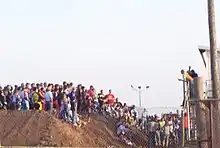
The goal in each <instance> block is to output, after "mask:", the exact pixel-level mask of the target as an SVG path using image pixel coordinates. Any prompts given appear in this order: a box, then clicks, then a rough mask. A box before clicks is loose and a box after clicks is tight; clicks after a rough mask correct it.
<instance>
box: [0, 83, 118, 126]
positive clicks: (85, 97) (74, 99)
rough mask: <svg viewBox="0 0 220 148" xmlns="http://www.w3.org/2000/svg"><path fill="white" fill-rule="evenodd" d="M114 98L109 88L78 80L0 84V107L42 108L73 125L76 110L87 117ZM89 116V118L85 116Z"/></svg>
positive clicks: (111, 101) (102, 109)
mask: <svg viewBox="0 0 220 148" xmlns="http://www.w3.org/2000/svg"><path fill="white" fill-rule="evenodd" d="M117 102H118V99H117V98H115V96H114V95H113V94H112V92H111V90H109V93H108V94H104V92H103V90H101V91H100V93H96V90H95V88H94V87H93V86H90V87H89V89H86V87H84V86H82V85H81V84H79V85H78V86H77V87H74V86H73V83H67V82H63V84H62V85H59V84H51V83H50V84H47V83H37V84H35V83H32V84H30V83H26V84H24V83H22V84H21V85H20V86H18V85H15V86H14V87H13V86H10V85H7V86H5V87H0V108H1V109H11V110H29V109H36V110H45V111H48V112H49V113H50V114H51V113H54V112H55V114H56V115H57V116H58V117H59V118H61V119H64V120H65V121H67V122H72V123H73V125H74V126H77V119H78V114H85V115H87V116H88V117H90V114H91V113H92V112H97V113H98V112H102V111H104V110H107V108H111V107H112V106H113V105H114V104H115V103H117ZM88 119H90V118H88Z"/></svg>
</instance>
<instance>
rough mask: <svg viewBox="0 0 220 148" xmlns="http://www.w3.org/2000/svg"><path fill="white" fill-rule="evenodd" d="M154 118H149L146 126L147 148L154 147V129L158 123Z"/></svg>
mask: <svg viewBox="0 0 220 148" xmlns="http://www.w3.org/2000/svg"><path fill="white" fill-rule="evenodd" d="M155 120H156V119H154V118H151V120H150V122H149V123H148V124H147V127H148V132H149V133H148V146H147V147H148V148H155V147H156V141H155V135H156V130H157V129H158V127H159V125H158V123H157V122H156V121H155Z"/></svg>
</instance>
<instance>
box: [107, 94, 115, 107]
mask: <svg viewBox="0 0 220 148" xmlns="http://www.w3.org/2000/svg"><path fill="white" fill-rule="evenodd" d="M106 99H107V100H108V104H110V105H113V104H114V103H115V96H114V95H113V94H108V95H106Z"/></svg>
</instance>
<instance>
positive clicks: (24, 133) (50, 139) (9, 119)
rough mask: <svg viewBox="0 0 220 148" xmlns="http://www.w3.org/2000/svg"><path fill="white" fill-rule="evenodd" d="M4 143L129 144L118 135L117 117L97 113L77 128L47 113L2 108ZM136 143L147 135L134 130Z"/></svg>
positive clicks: (0, 130)
mask: <svg viewBox="0 0 220 148" xmlns="http://www.w3.org/2000/svg"><path fill="white" fill-rule="evenodd" d="M0 116H1V118H0V139H1V141H0V142H1V145H2V146H9V145H10V146H76V147H82V146H83V147H85V146H90V147H91V146H93V147H107V146H116V147H126V145H125V144H124V143H123V142H121V140H120V139H119V138H118V137H117V136H116V127H115V122H114V121H113V120H107V119H105V118H104V117H103V116H100V115H96V116H94V117H93V118H92V120H91V122H90V123H88V124H86V125H85V126H83V127H81V128H78V129H74V128H72V126H71V125H70V124H68V123H65V122H63V121H61V120H59V119H57V118H55V117H53V116H50V115H49V114H48V113H47V112H44V111H43V112H38V111H25V112H24V111H7V110H2V111H0ZM132 137H133V141H134V143H135V145H137V146H146V137H145V136H144V135H143V134H141V133H140V132H138V131H136V130H132Z"/></svg>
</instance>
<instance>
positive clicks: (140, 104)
mask: <svg viewBox="0 0 220 148" xmlns="http://www.w3.org/2000/svg"><path fill="white" fill-rule="evenodd" d="M131 88H132V89H133V90H134V91H137V92H138V98H139V107H142V103H141V92H142V91H143V89H142V87H141V86H138V87H137V88H134V86H133V85H131ZM149 88H150V86H146V90H147V89H149Z"/></svg>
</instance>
